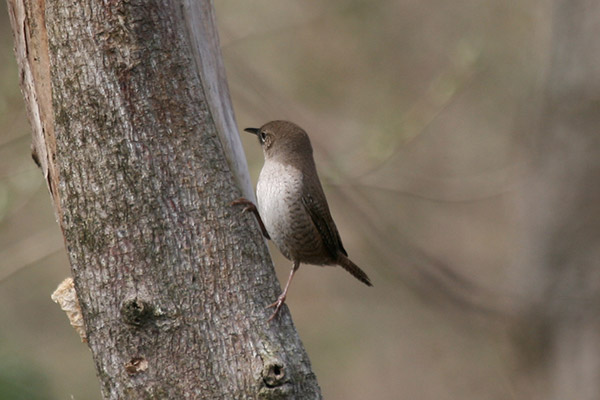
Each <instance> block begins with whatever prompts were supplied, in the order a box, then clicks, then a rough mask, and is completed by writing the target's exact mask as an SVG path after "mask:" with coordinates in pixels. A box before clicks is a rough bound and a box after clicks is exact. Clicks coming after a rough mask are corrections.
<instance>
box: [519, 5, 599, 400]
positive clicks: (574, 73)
mask: <svg viewBox="0 0 600 400" xmlns="http://www.w3.org/2000/svg"><path fill="white" fill-rule="evenodd" d="M553 17H554V21H553V25H554V26H553V35H552V43H551V46H552V49H551V57H550V67H549V70H548V75H547V83H546V87H545V97H544V102H543V105H542V107H541V114H540V117H541V118H540V120H539V123H538V129H537V132H535V134H534V136H533V140H532V144H533V146H532V147H531V149H532V151H533V155H534V163H533V168H532V174H531V179H530V181H529V182H528V183H527V184H526V185H523V188H522V190H521V195H520V197H521V200H522V201H521V207H522V214H523V219H522V222H523V233H524V240H523V244H524V246H523V247H522V253H521V254H520V260H519V262H520V266H521V267H522V269H520V270H521V271H523V273H522V275H520V277H521V279H520V282H521V284H523V285H524V286H525V287H524V290H523V293H524V297H525V298H527V297H529V299H530V301H529V307H528V308H527V310H526V313H525V314H524V316H525V318H524V321H525V322H524V323H525V324H528V325H529V326H531V325H532V322H533V323H534V325H536V326H537V329H534V330H533V333H534V336H533V338H530V339H529V340H528V341H527V343H528V344H529V345H530V344H534V346H529V345H528V346H526V347H525V349H524V353H525V354H524V359H527V358H530V360H529V363H528V365H527V366H526V367H527V370H528V371H530V370H534V371H538V372H537V374H538V376H539V377H541V379H540V382H542V383H541V384H540V385H539V387H538V389H537V391H538V393H536V395H535V396H534V395H532V394H531V393H528V394H527V395H526V396H525V398H528V399H531V398H539V399H567V398H570V399H571V398H577V399H590V400H591V399H598V398H600V359H599V356H600V275H599V274H600V269H599V268H598V267H599V265H598V262H599V260H600V246H599V243H600V206H599V205H600V181H599V177H600V132H599V127H600V105H599V103H598V99H599V98H600V67H599V66H600V41H599V40H598V39H597V38H598V37H600V23H599V22H598V21H600V3H599V2H598V1H595V0H557V1H555V7H554V14H553ZM532 349H537V353H535V352H534V353H533V358H534V359H533V362H534V363H535V364H534V366H535V368H532V365H531V362H532V360H531V353H532Z"/></svg>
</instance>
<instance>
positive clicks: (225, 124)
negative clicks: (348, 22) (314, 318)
mask: <svg viewBox="0 0 600 400" xmlns="http://www.w3.org/2000/svg"><path fill="white" fill-rule="evenodd" d="M8 4H9V12H10V13H11V22H12V26H13V31H14V34H15V51H16V56H17V60H18V64H19V68H20V71H21V81H22V82H21V83H22V89H23V93H24V96H25V99H26V102H27V104H28V109H29V116H30V120H31V123H32V126H33V132H34V133H33V136H34V140H33V147H34V153H35V154H36V158H37V159H38V160H39V164H40V165H41V167H42V170H43V172H44V175H45V177H46V179H47V182H48V186H49V189H50V192H51V193H52V195H53V199H54V205H55V208H56V211H57V218H58V220H59V223H60V225H61V228H62V230H63V233H64V238H65V244H66V247H67V250H68V253H69V258H70V262H71V267H72V273H73V278H74V281H75V288H76V290H77V294H78V297H79V302H80V304H81V308H82V312H83V317H84V321H85V327H86V333H87V338H88V342H89V346H90V349H91V350H92V354H93V358H94V361H95V364H96V368H97V372H98V376H99V379H100V381H101V385H102V390H103V395H104V397H105V398H107V399H108V398H110V399H116V398H128V399H129V398H131V399H134V398H165V399H167V398H168V399H176V398H210V399H218V398H223V399H232V398H236V399H238V398H239V399H241V398H294V397H295V398H302V399H310V398H320V391H319V387H318V385H317V382H316V378H315V376H314V374H313V373H312V372H311V369H310V363H309V360H308V358H307V355H306V353H305V351H304V349H303V347H302V344H301V342H300V340H299V338H298V335H297V333H296V332H295V329H294V327H293V324H292V322H291V319H290V317H289V314H288V313H287V312H284V313H283V316H282V318H281V319H279V320H276V321H273V322H272V323H267V321H266V320H267V318H268V316H269V312H268V311H267V310H265V306H266V305H267V304H269V303H270V302H272V301H273V299H274V298H276V297H277V295H278V294H279V287H278V284H277V280H276V277H275V274H274V271H273V268H272V266H271V264H270V260H269V256H268V252H267V249H266V246H265V243H264V241H263V239H262V237H261V235H260V233H259V232H258V228H257V226H256V224H255V222H254V221H253V220H252V218H251V216H242V215H240V212H239V211H240V210H239V209H236V208H233V207H231V206H230V205H229V203H230V202H231V201H232V200H233V199H235V198H237V197H240V196H241V195H242V194H243V195H245V196H249V195H250V192H251V189H250V185H249V179H248V174H247V171H246V167H245V160H244V158H243V153H242V152H241V148H240V144H239V139H238V137H237V132H236V130H235V124H234V119H233V113H232V111H231V104H230V101H229V97H228V91H227V85H226V82H225V79H224V71H223V67H222V62H221V58H220V53H219V48H218V38H217V36H216V32H215V27H214V17H213V11H212V4H211V3H210V2H208V1H201V2H194V1H191V0H190V1H187V2H186V1H184V2H178V1H159V0H154V1H87V2H74V3H64V2H60V1H58V0H52V1H46V2H45V3H44V2H39V1H36V0H9V1H8Z"/></svg>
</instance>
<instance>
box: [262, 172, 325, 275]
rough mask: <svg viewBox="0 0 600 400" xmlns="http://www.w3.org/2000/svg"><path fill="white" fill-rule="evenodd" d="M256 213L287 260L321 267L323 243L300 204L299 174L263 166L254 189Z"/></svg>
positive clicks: (300, 175) (300, 185)
mask: <svg viewBox="0 0 600 400" xmlns="http://www.w3.org/2000/svg"><path fill="white" fill-rule="evenodd" d="M256 197H257V200H258V211H259V213H260V215H261V218H262V220H263V223H264V224H265V228H266V229H267V232H268V233H269V236H270V237H271V240H273V242H274V243H275V245H276V246H277V248H278V249H279V251H280V252H281V253H282V254H283V255H284V256H285V257H286V258H288V259H291V260H298V261H301V262H307V263H315V264H321V262H318V260H317V257H318V254H319V253H320V252H321V251H322V248H321V247H322V243H321V240H320V237H319V235H318V232H316V229H315V227H314V225H313V223H312V221H311V219H310V216H309V215H308V213H307V212H306V211H305V209H304V206H303V204H302V174H301V172H300V171H299V170H297V169H296V168H293V167H290V166H285V165H282V164H279V163H275V162H271V163H265V166H264V167H263V169H262V171H261V172H260V177H259V179H258V184H257V187H256Z"/></svg>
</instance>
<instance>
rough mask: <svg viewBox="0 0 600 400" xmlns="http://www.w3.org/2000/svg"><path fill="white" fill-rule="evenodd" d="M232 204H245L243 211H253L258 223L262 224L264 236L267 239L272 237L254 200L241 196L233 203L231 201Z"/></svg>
mask: <svg viewBox="0 0 600 400" xmlns="http://www.w3.org/2000/svg"><path fill="white" fill-rule="evenodd" d="M229 204H230V205H232V206H245V207H244V208H243V209H242V212H243V213H247V212H248V211H250V212H252V213H253V214H254V216H255V217H256V221H257V222H258V225H259V226H260V231H261V232H262V234H263V236H264V237H265V238H267V239H271V237H270V236H269V233H268V232H267V228H265V224H264V223H263V221H262V218H261V217H260V214H259V213H258V209H257V208H256V206H255V205H254V203H253V202H251V201H250V200H248V199H246V198H244V197H240V198H239V199H235V200H234V201H232V202H231V203H229Z"/></svg>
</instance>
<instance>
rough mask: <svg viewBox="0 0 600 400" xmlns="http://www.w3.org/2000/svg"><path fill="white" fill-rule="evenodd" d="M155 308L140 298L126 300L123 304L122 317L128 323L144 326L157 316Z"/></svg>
mask: <svg viewBox="0 0 600 400" xmlns="http://www.w3.org/2000/svg"><path fill="white" fill-rule="evenodd" d="M154 311H155V308H154V306H153V305H152V304H150V303H148V302H147V301H144V300H140V299H138V298H135V299H129V300H125V301H124V302H123V304H122V305H121V317H122V318H123V322H125V323H126V324H128V325H134V326H143V325H146V324H147V323H149V322H152V321H154V319H155V318H156V315H155V312H154Z"/></svg>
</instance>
